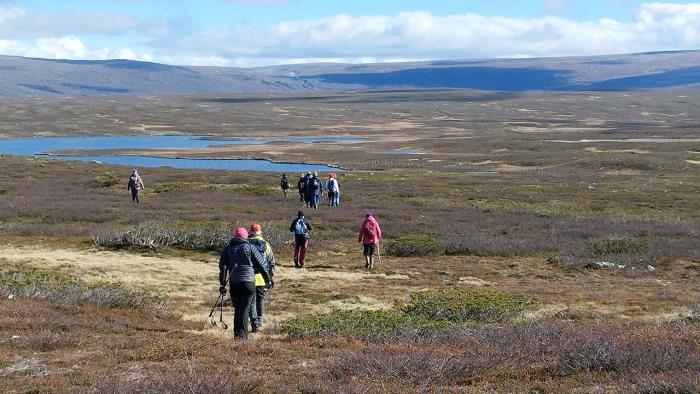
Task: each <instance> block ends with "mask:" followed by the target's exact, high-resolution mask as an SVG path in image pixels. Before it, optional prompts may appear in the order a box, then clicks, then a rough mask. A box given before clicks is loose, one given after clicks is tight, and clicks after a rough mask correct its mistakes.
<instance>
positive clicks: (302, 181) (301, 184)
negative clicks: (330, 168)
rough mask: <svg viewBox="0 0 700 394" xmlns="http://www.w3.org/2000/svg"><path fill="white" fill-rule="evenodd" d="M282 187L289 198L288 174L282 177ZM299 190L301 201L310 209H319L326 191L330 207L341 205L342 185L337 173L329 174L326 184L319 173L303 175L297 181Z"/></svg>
mask: <svg viewBox="0 0 700 394" xmlns="http://www.w3.org/2000/svg"><path fill="white" fill-rule="evenodd" d="M280 185H281V187H282V192H284V196H285V197H287V190H288V189H289V179H288V178H287V174H284V175H282V180H281V181H280ZM297 190H298V191H299V201H301V202H302V203H303V204H304V206H305V207H308V208H313V209H318V203H319V200H320V198H321V196H322V195H323V191H324V190H326V191H327V192H328V206H330V207H334V206H338V205H339V204H340V183H339V182H338V178H337V176H336V173H335V172H330V173H328V180H326V182H325V184H324V182H323V181H322V180H321V178H320V177H319V175H318V172H314V173H311V172H307V173H306V174H304V173H302V174H301V175H300V176H299V179H298V180H297Z"/></svg>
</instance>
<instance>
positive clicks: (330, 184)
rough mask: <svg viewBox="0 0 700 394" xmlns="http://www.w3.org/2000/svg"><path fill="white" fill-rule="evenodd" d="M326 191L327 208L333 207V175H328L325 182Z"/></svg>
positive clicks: (330, 173)
mask: <svg viewBox="0 0 700 394" xmlns="http://www.w3.org/2000/svg"><path fill="white" fill-rule="evenodd" d="M326 190H328V206H329V207H332V206H333V199H334V198H335V186H334V185H333V173H332V172H329V173H328V180H327V181H326Z"/></svg>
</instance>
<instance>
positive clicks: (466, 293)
mask: <svg viewBox="0 0 700 394" xmlns="http://www.w3.org/2000/svg"><path fill="white" fill-rule="evenodd" d="M534 304H535V301H534V300H533V299H532V298H530V297H527V296H524V295H521V294H511V293H504V292H500V291H485V290H464V289H441V290H430V291H421V292H418V293H414V294H411V297H410V300H409V302H408V303H407V304H401V303H398V304H397V305H396V307H397V309H399V310H401V311H402V312H403V313H405V314H406V315H409V316H413V317H423V318H426V319H430V320H445V321H449V322H452V323H462V322H466V321H480V320H492V319H502V318H505V317H508V316H509V315H512V314H514V313H517V312H521V311H523V310H525V309H528V308H530V307H532V306H533V305H534Z"/></svg>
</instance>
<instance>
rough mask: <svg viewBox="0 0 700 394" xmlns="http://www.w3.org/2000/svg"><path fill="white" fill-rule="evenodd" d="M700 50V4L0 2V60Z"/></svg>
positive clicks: (272, 60)
mask: <svg viewBox="0 0 700 394" xmlns="http://www.w3.org/2000/svg"><path fill="white" fill-rule="evenodd" d="M674 49H700V3H699V2H688V1H686V2H683V1H676V2H672V3H669V2H648V1H647V2H645V1H636V0H591V1H577V0H533V1H515V0H491V1H486V0H463V1H458V0H433V1H422V0H401V1H399V0H391V1H380V0H375V1H369V0H354V1H328V0H326V1H317V0H211V1H206V0H199V1H195V0H63V1H58V0H57V1H49V0H22V1H18V0H17V1H15V0H0V54H5V55H18V56H32V57H47V58H69V59H107V58H129V59H137V60H148V61H157V62H163V63H170V64H186V65H223V66H262V65H271V64H284V63H299V62H317V61H332V62H353V63H362V62H378V61H403V60H428V59H447V58H450V59H469V58H487V57H488V58H490V57H541V56H568V55H596V54H609V53H626V52H639V51H655V50H674Z"/></svg>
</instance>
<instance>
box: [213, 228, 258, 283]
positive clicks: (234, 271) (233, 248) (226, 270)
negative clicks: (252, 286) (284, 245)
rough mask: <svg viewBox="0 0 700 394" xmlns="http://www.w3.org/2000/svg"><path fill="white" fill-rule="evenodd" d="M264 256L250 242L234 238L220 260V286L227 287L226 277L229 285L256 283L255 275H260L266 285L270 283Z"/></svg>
mask: <svg viewBox="0 0 700 394" xmlns="http://www.w3.org/2000/svg"><path fill="white" fill-rule="evenodd" d="M264 261H265V256H263V255H262V254H261V253H260V252H259V251H258V250H257V248H255V247H252V246H251V245H250V244H249V243H248V240H247V239H245V238H241V237H234V238H232V239H231V241H229V243H228V245H226V248H225V249H224V251H223V252H221V258H220V259H219V284H220V285H221V286H226V276H227V275H228V281H229V283H244V282H250V283H255V274H256V273H260V274H261V275H262V276H263V279H264V280H265V283H270V282H271V279H270V274H269V273H268V272H267V271H266V270H265V267H264V266H263V262H264Z"/></svg>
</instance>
